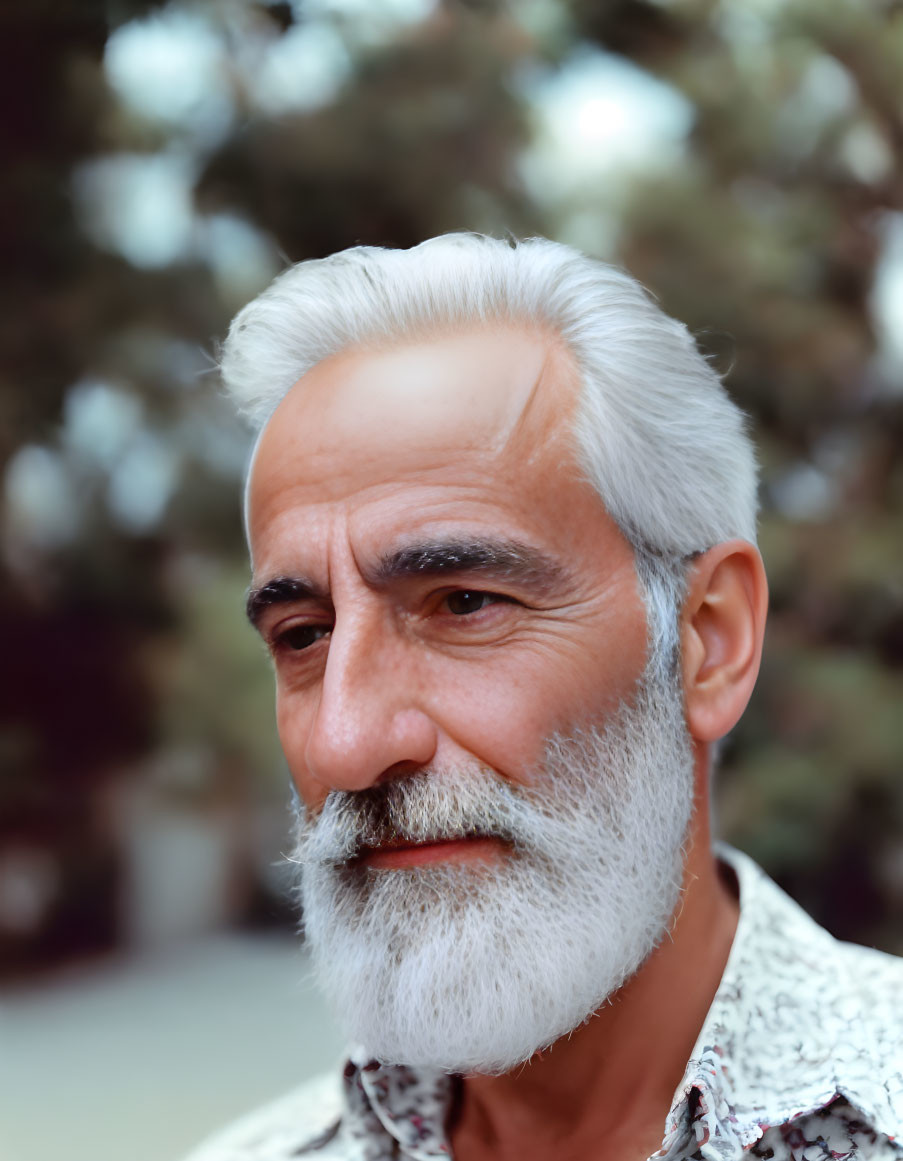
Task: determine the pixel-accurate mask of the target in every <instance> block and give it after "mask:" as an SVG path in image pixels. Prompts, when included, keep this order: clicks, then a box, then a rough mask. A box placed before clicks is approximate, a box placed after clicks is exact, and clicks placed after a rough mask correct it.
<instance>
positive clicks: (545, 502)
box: [197, 235, 903, 1161]
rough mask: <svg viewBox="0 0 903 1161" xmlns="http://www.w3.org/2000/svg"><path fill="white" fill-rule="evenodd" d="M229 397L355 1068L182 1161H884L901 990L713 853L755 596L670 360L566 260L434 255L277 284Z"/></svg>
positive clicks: (494, 248)
mask: <svg viewBox="0 0 903 1161" xmlns="http://www.w3.org/2000/svg"><path fill="white" fill-rule="evenodd" d="M223 373H224V378H225V382H226V384H227V387H228V388H229V390H230V391H231V393H232V394H233V396H234V398H235V399H236V401H237V403H238V404H239V406H240V407H241V408H242V409H243V410H244V411H245V412H247V413H249V414H250V415H251V416H252V418H253V419H254V420H255V422H256V423H257V425H258V426H259V427H260V429H261V434H260V437H259V439H258V442H257V445H256V448H255V453H254V457H253V462H252V469H251V472H250V475H249V480H248V490H247V527H248V538H249V542H250V548H251V555H252V560H253V582H252V588H251V591H250V595H249V599H248V613H249V615H250V618H251V620H252V622H253V623H254V625H255V626H256V627H257V629H258V630H259V632H260V633H261V635H262V637H263V639H264V641H265V642H266V644H267V646H268V648H269V651H270V653H271V655H272V658H273V664H274V668H275V673H276V687H277V719H278V729H279V735H280V738H281V742H282V746H283V749H284V751H285V755H286V758H287V761H288V765H289V768H290V770H291V774H292V778H293V781H294V785H295V787H296V789H297V795H298V802H299V807H298V812H299V818H298V845H297V851H296V860H297V863H298V867H299V872H300V876H301V899H302V903H303V913H304V923H305V929H306V935H307V940H308V942H309V946H310V950H311V954H312V957H313V961H314V964H315V966H316V969H317V972H318V975H319V977H320V980H321V983H322V986H323V988H324V989H325V992H326V994H327V996H328V997H329V999H330V1000H331V1002H332V1004H333V1005H334V1007H335V1009H336V1012H337V1013H338V1015H339V1017H340V1019H341V1020H342V1021H343V1022H344V1024H345V1027H346V1031H347V1033H348V1036H349V1039H350V1041H351V1043H352V1044H353V1045H354V1047H353V1050H352V1052H351V1055H350V1059H349V1061H348V1063H347V1065H346V1067H345V1070H344V1076H343V1077H341V1078H339V1077H338V1076H337V1077H336V1078H334V1080H333V1079H330V1078H327V1079H326V1080H323V1081H318V1082H314V1084H312V1085H307V1086H305V1087H303V1088H302V1089H300V1090H298V1091H296V1092H294V1093H292V1094H290V1095H289V1096H288V1097H286V1098H284V1099H283V1100H282V1101H280V1102H279V1103H277V1104H276V1105H274V1106H272V1107H271V1108H269V1109H266V1110H264V1111H262V1112H260V1113H256V1114H254V1115H252V1116H251V1117H250V1118H248V1119H246V1120H245V1121H243V1122H240V1123H239V1124H238V1125H237V1126H235V1127H233V1128H232V1129H231V1130H228V1131H227V1132H226V1133H225V1134H224V1135H223V1136H221V1137H220V1138H219V1139H218V1140H216V1141H214V1142H213V1143H211V1144H209V1145H208V1146H206V1147H205V1148H204V1149H203V1150H202V1151H201V1152H200V1153H199V1154H198V1155H197V1161H202V1159H203V1161H239V1159H241V1161H252V1159H253V1161H288V1159H289V1158H294V1157H300V1156H305V1157H306V1156H310V1157H315V1158H320V1159H322V1161H330V1159H339V1158H342V1159H351V1158H361V1159H363V1158H367V1159H372V1161H376V1159H382V1158H386V1159H388V1158H417V1159H421V1161H425V1159H427V1158H429V1159H435V1158H448V1157H454V1158H456V1159H457V1161H488V1159H490V1158H492V1159H495V1161H508V1159H511V1161H514V1159H515V1158H516V1159H517V1161H534V1159H540V1158H543V1159H554V1161H570V1159H574V1161H577V1159H580V1161H643V1159H645V1158H648V1157H651V1156H653V1155H655V1156H660V1157H667V1158H669V1159H677V1158H690V1157H702V1158H729V1157H739V1156H740V1155H741V1154H742V1153H743V1151H744V1150H750V1151H751V1152H753V1153H754V1154H755V1155H756V1156H759V1157H763V1158H779V1159H783V1158H794V1159H796V1158H804V1159H805V1161H821V1159H826V1161H827V1159H828V1158H840V1157H848V1156H854V1155H857V1154H861V1155H862V1157H863V1158H865V1157H868V1158H881V1159H885V1158H886V1159H888V1161H889V1159H890V1158H892V1157H893V1158H898V1159H899V1158H900V1157H901V1156H903V1147H901V1145H900V1144H898V1143H896V1141H898V1140H899V1138H900V1137H901V1136H903V1075H901V1069H903V1032H901V1029H903V1021H901V1009H903V986H901V984H903V972H901V970H900V963H899V961H895V960H893V959H891V958H890V957H886V956H883V955H880V954H879V953H877V952H874V951H869V950H865V949H861V948H852V947H849V946H844V945H840V944H838V943H836V942H835V941H834V940H833V939H832V938H831V937H830V936H829V935H828V934H827V933H826V932H824V931H822V930H821V929H819V928H818V927H816V926H815V925H814V924H813V923H812V921H811V920H809V919H808V918H807V917H806V916H805V915H804V914H803V913H802V912H801V911H799V910H798V908H797V907H796V906H795V904H793V903H792V902H791V901H790V900H789V899H787V898H786V897H785V896H784V895H782V894H781V892H780V891H779V890H778V889H777V888H776V887H775V886H774V885H773V884H772V883H770V882H769V881H768V880H767V879H766V878H765V876H764V875H763V874H762V873H761V872H760V871H759V870H758V869H757V868H756V867H755V866H754V865H752V864H751V863H750V862H749V861H748V860H747V859H746V858H744V857H743V856H741V855H739V854H737V853H736V852H731V851H726V850H719V851H717V852H715V851H713V848H712V838H711V826H710V811H709V780H710V772H711V765H712V749H713V746H714V744H715V742H716V741H717V740H718V739H719V738H721V737H723V735H724V734H726V733H727V732H728V731H729V730H730V729H731V727H732V726H733V725H734V723H735V722H736V721H737V719H738V718H739V716H740V715H741V713H742V712H743V709H744V707H745V706H746V703H747V700H748V698H749V696H750V693H751V690H752V688H753V684H754V682H755V679H756V674H757V670H758V665H759V656H760V650H761V644H762V635H763V630H764V622H765V612H766V601H767V597H766V584H765V577H764V572H763V569H762V563H761V560H760V557H759V554H758V552H757V550H756V548H755V512H756V472H755V464H754V457H753V452H752V448H751V445H750V442H749V439H748V437H747V436H746V434H745V431H744V423H743V418H742V416H741V414H740V413H739V411H738V410H737V408H736V407H735V406H734V405H733V404H732V403H731V402H730V400H729V399H728V397H727V395H726V394H725V392H724V390H723V388H722V386H721V384H720V382H719V381H718V378H717V376H716V375H715V373H714V372H713V370H712V369H711V367H710V366H709V365H708V364H707V363H706V362H705V360H704V359H703V358H702V357H701V356H700V354H699V353H698V351H697V350H696V348H695V346H694V344H693V342H692V340H691V338H690V337H689V335H688V334H687V331H686V330H685V328H684V327H683V326H681V325H680V324H679V323H677V322H675V321H674V320H672V319H669V318H668V317H666V316H665V315H664V314H662V312H661V311H660V310H659V309H658V308H657V307H656V306H655V305H654V304H653V303H652V302H651V301H650V299H649V298H648V297H647V296H646V294H645V293H644V292H643V291H642V289H641V288H640V287H639V286H638V285H637V284H636V283H635V282H633V281H632V280H631V279H630V278H628V277H627V276H626V275H624V274H623V273H620V272H618V271H616V270H614V269H612V268H610V267H607V266H605V265H603V264H601V263H598V262H594V261H591V260H590V259H588V258H586V257H584V256H582V255H580V254H578V253H576V252H574V251H573V250H570V249H568V248H567V247H564V246H560V245H556V244H554V243H551V242H547V241H544V240H542V239H533V240H531V241H526V242H522V243H519V244H517V245H510V244H509V243H507V242H502V241H498V240H494V239H491V238H483V237H477V236H471V235H451V236H447V237H442V238H436V239H433V240H432V241H429V242H426V243H424V244H423V245H421V246H418V247H416V248H414V249H413V250H409V251H403V252H402V251H391V250H378V249H372V248H366V247H360V248H357V249H353V250H350V251H346V252H345V253H342V254H337V255H334V256H333V257H331V258H327V259H325V260H322V261H314V262H306V263H302V264H300V265H299V266H296V267H294V268H293V269H291V270H288V271H287V272H286V273H284V274H283V275H282V276H281V277H280V278H278V279H277V280H276V282H275V283H274V284H273V286H272V287H270V289H269V290H267V291H266V292H265V293H264V294H262V295H261V296H260V297H259V298H258V299H257V300H256V301H255V302H253V303H252V304H251V305H250V306H248V307H247V308H245V310H243V311H242V312H241V313H240V314H239V315H238V317H237V318H236V320H235V322H234V324H233V327H232V330H231V332H230V335H229V339H228V342H227V344H226V347H225V351H224V358H223Z"/></svg>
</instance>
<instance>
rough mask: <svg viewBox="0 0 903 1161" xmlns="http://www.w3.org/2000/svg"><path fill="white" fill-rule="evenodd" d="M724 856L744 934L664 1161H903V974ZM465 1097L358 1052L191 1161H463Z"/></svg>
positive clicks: (672, 1118)
mask: <svg viewBox="0 0 903 1161" xmlns="http://www.w3.org/2000/svg"><path fill="white" fill-rule="evenodd" d="M719 854H720V856H721V858H722V859H723V860H724V861H725V862H727V863H728V864H729V865H730V866H731V867H732V868H733V869H734V871H735V873H736V875H737V879H738V882H739V885H740V921H739V924H738V926H737V933H736V936H735V937H734V943H733V947H732V948H731V953H730V957H729V959H728V962H727V966H726V968H725V972H724V976H723V978H722V980H721V984H720V986H719V988H718V991H717V993H716V995H715V998H714V1000H713V1001H712V1006H711V1008H710V1009H709V1012H708V1015H707V1016H706V1019H705V1022H704V1024H703V1027H702V1031H701V1032H700V1035H699V1038H698V1040H697V1042H696V1046H695V1048H694V1050H693V1054H692V1056H691V1058H690V1061H689V1063H688V1064H687V1068H686V1071H685V1073H684V1076H683V1080H682V1081H681V1083H680V1085H679V1086H678V1089H677V1091H676V1093H675V1095H674V1100H673V1103H672V1107H671V1111H670V1112H669V1114H668V1117H667V1121H666V1124H665V1128H664V1137H663V1141H662V1146H661V1149H660V1151H659V1152H658V1153H656V1154H655V1155H654V1157H655V1161H691V1159H692V1161H727V1159H728V1158H739V1157H741V1156H742V1155H743V1153H744V1151H746V1152H748V1153H749V1154H751V1156H753V1157H756V1158H762V1159H764V1161H848V1159H849V1161H853V1159H854V1158H855V1159H856V1161H903V960H900V959H896V958H894V957H893V956H888V955H884V954H882V953H881V952H878V951H874V950H871V949H869V948H863V947H856V946H854V945H852V944H844V943H839V942H838V941H837V940H835V939H834V938H833V937H832V936H830V935H829V934H828V933H827V932H826V931H825V930H824V929H823V928H821V927H819V926H818V925H817V924H816V923H815V922H814V921H813V920H812V919H810V918H809V916H808V915H806V914H805V912H803V911H802V910H800V908H799V907H798V906H797V905H796V904H795V903H794V902H792V900H790V899H789V898H788V897H787V896H786V895H785V894H784V893H783V892H782V891H780V890H779V889H778V887H776V886H775V884H774V883H772V882H771V880H770V879H768V878H767V876H766V875H765V874H764V873H763V872H762V871H761V870H760V869H759V868H758V867H757V866H756V865H755V863H753V862H751V861H750V860H749V859H748V858H747V857H746V856H744V855H741V854H740V853H739V852H737V851H733V850H730V849H728V848H722V849H720V851H719ZM460 1083H461V1081H460V1079H459V1078H457V1077H451V1076H447V1075H445V1074H443V1073H432V1072H426V1071H423V1070H417V1071H416V1072H415V1071H414V1070H412V1069H408V1068H400V1067H397V1066H383V1065H380V1064H378V1063H377V1062H376V1061H373V1060H369V1059H368V1058H367V1056H366V1054H365V1053H363V1052H356V1053H352V1055H351V1058H350V1059H349V1061H348V1063H347V1065H346V1066H345V1070H344V1075H343V1076H342V1077H335V1078H330V1077H325V1078H321V1079H319V1080H316V1081H313V1082H311V1083H308V1084H306V1085H304V1086H302V1087H301V1088H300V1089H297V1090H296V1091H295V1092H293V1093H290V1094H289V1095H288V1096H287V1097H284V1098H282V1100H280V1101H277V1102H276V1103H275V1104H273V1105H270V1106H268V1107H267V1108H265V1109H264V1110H262V1111H260V1112H255V1113H252V1114H251V1115H250V1116H248V1117H246V1118H244V1119H243V1120H241V1121H239V1122H238V1123H237V1124H236V1125H234V1126H233V1127H232V1128H230V1129H228V1130H226V1132H225V1133H224V1134H222V1135H221V1136H219V1137H218V1138H216V1139H214V1140H213V1141H211V1142H210V1143H209V1144H207V1145H206V1146H203V1147H202V1148H201V1149H200V1150H199V1151H197V1152H196V1153H194V1154H193V1155H192V1157H191V1158H190V1159H189V1161H291V1159H295V1158H301V1157H305V1158H306V1157H309V1158H311V1161H389V1159H390V1158H392V1159H396V1161H449V1158H450V1157H451V1155H452V1150H451V1145H450V1143H449V1138H448V1133H447V1129H446V1126H447V1124H448V1121H449V1119H450V1114H451V1111H452V1108H453V1106H454V1102H455V1099H456V1094H457V1092H458V1087H459V1085H460Z"/></svg>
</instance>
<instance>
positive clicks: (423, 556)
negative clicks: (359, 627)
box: [372, 537, 564, 589]
mask: <svg viewBox="0 0 903 1161" xmlns="http://www.w3.org/2000/svg"><path fill="white" fill-rule="evenodd" d="M454 573H484V574H486V575H488V576H492V577H496V578H498V579H499V580H506V581H518V582H520V583H522V584H527V585H529V586H530V587H533V588H541V589H546V588H548V587H550V586H551V585H553V584H554V583H555V582H556V581H559V580H560V579H561V578H562V577H563V576H564V569H563V568H562V566H561V565H560V564H558V562H557V561H555V560H553V559H552V558H551V557H549V556H546V555H545V553H542V552H540V551H538V550H537V549H535V548H532V547H530V546H529V545H526V544H520V543H518V542H517V541H515V540H505V539H494V538H490V539H486V538H476V537H475V538H471V537H466V538H462V537H453V538H451V539H437V540H422V541H415V542H414V543H413V544H408V545H405V546H404V547H403V548H399V549H398V550H397V551H395V552H391V553H389V554H388V555H386V556H384V557H383V558H382V559H381V560H380V562H379V564H378V565H377V566H376V569H375V570H374V571H373V574H372V580H374V581H375V582H376V583H377V584H385V583H386V582H387V581H392V580H404V579H408V578H410V579H413V578H415V577H422V576H426V577H431V576H445V575H447V574H454Z"/></svg>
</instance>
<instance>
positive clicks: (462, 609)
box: [445, 589, 504, 617]
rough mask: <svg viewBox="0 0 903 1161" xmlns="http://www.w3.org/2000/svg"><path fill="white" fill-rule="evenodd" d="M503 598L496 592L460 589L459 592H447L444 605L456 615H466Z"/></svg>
mask: <svg viewBox="0 0 903 1161" xmlns="http://www.w3.org/2000/svg"><path fill="white" fill-rule="evenodd" d="M503 599H504V598H502V597H500V596H498V595H497V594H496V593H481V592H475V591H474V590H472V589H461V590H460V592H456V593H449V594H448V596H447V597H446V598H445V607H446V608H447V609H448V611H449V612H450V613H453V614H454V615H455V616H456V617H466V616H467V614H468V613H478V612H479V611H480V609H485V608H486V606H487V605H494V604H496V603H497V602H498V601H501V600H503Z"/></svg>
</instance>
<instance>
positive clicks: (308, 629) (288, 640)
mask: <svg viewBox="0 0 903 1161" xmlns="http://www.w3.org/2000/svg"><path fill="white" fill-rule="evenodd" d="M331 632H332V626H331V625H292V626H291V627H290V628H288V629H284V630H282V632H280V633H277V634H276V637H275V638H274V641H273V644H274V646H275V647H276V648H277V649H291V650H292V651H293V652H295V653H297V652H300V651H301V650H302V649H309V648H310V646H311V645H313V644H315V643H316V642H317V641H319V640H320V639H321V638H322V637H327V636H328V635H329V634H330V633H331Z"/></svg>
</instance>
